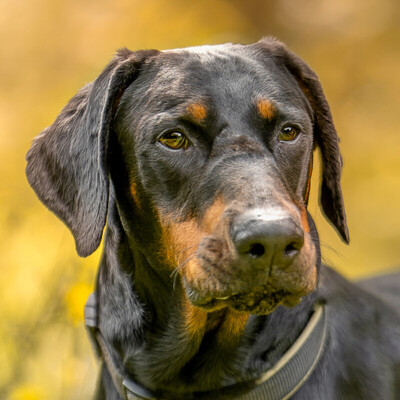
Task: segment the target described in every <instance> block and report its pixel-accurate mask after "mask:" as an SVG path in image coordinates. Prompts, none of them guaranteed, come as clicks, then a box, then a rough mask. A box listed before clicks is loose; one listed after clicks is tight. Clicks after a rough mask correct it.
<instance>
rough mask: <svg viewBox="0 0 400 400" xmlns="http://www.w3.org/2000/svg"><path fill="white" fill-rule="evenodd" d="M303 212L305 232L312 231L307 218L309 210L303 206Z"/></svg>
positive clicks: (302, 219)
mask: <svg viewBox="0 0 400 400" xmlns="http://www.w3.org/2000/svg"><path fill="white" fill-rule="evenodd" d="M300 214H301V226H302V227H303V230H304V232H307V233H310V227H309V225H308V219H307V210H306V209H305V208H304V207H303V208H301V210H300Z"/></svg>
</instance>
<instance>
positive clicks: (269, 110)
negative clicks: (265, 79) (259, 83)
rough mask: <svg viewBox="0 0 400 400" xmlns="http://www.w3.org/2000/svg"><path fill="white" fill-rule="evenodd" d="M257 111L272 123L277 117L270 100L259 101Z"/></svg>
mask: <svg viewBox="0 0 400 400" xmlns="http://www.w3.org/2000/svg"><path fill="white" fill-rule="evenodd" d="M257 111H258V113H259V114H260V115H261V116H262V117H263V118H265V119H268V120H269V121H271V120H272V118H274V115H275V106H274V105H273V104H272V103H271V102H270V101H269V100H265V99H260V100H258V101H257Z"/></svg>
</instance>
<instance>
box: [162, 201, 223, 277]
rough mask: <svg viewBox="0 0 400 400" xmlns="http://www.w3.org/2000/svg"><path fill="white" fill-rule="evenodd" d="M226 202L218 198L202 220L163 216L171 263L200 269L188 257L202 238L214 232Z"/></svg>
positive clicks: (166, 243)
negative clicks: (180, 219) (180, 220)
mask: <svg viewBox="0 0 400 400" xmlns="http://www.w3.org/2000/svg"><path fill="white" fill-rule="evenodd" d="M225 207H226V205H225V203H224V201H223V199H222V198H217V199H216V200H215V201H214V202H213V204H212V205H211V206H210V207H209V209H208V210H207V211H206V213H205V215H204V217H203V219H202V221H201V222H200V224H199V222H198V221H197V220H195V219H189V220H187V221H183V222H174V220H173V217H172V216H168V215H166V216H162V217H161V218H160V220H161V226H162V230H163V241H164V245H165V249H166V253H167V254H166V256H167V259H168V260H169V262H170V263H172V264H173V265H175V266H179V265H182V263H184V264H185V265H186V264H187V265H188V268H187V269H190V268H189V265H193V268H194V270H196V271H197V272H200V271H198V268H197V267H198V265H197V263H189V262H188V259H190V257H191V256H192V255H194V254H195V252H196V250H197V248H198V246H199V244H200V242H201V240H202V239H203V238H204V237H205V236H207V235H208V234H210V233H211V232H213V231H214V230H215V229H216V228H217V226H218V223H219V222H220V219H221V216H222V213H223V211H224V210H225Z"/></svg>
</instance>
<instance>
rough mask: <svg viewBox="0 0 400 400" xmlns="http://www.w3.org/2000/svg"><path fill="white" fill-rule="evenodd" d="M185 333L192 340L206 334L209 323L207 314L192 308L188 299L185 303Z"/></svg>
mask: <svg viewBox="0 0 400 400" xmlns="http://www.w3.org/2000/svg"><path fill="white" fill-rule="evenodd" d="M183 316H184V321H185V322H184V323H185V331H186V332H187V333H188V335H189V336H190V337H191V338H194V337H196V336H198V335H199V334H200V335H201V334H204V332H205V329H206V323H207V312H206V311H204V310H201V309H200V308H197V307H194V306H192V305H191V304H190V303H189V302H188V301H187V299H184V303H183Z"/></svg>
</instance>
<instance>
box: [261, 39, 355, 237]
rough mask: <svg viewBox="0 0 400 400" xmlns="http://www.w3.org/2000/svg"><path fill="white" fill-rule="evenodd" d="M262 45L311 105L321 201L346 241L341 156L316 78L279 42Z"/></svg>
mask: <svg viewBox="0 0 400 400" xmlns="http://www.w3.org/2000/svg"><path fill="white" fill-rule="evenodd" d="M262 44H263V45H264V46H265V45H266V46H267V48H268V49H270V51H272V53H273V55H274V56H275V57H276V58H278V59H279V60H280V61H281V62H282V63H283V65H284V67H285V68H286V69H287V70H288V71H289V72H290V74H292V75H293V76H294V78H295V79H296V81H297V83H298V85H299V86H300V88H301V89H302V91H303V93H304V94H305V96H306V98H307V99H308V101H309V103H310V105H311V107H312V110H313V113H314V137H315V140H316V143H317V145H318V146H319V148H320V149H321V154H322V161H323V167H322V168H323V174H322V183H321V188H320V191H321V192H320V204H321V207H322V210H323V212H324V214H325V217H326V218H327V219H328V220H329V221H330V222H331V223H332V224H333V226H334V227H335V228H336V230H337V232H338V233H339V235H340V237H341V238H342V240H343V241H344V242H345V243H349V241H350V237H349V231H348V228H347V221H346V212H345V209H344V202H343V195H342V188H341V185H340V177H341V172H342V157H341V155H340V150H339V138H338V135H337V133H336V129H335V126H334V124H333V120H332V115H331V112H330V109H329V105H328V102H327V100H326V98H325V95H324V92H323V90H322V86H321V84H320V82H319V79H318V77H317V75H316V74H315V72H314V71H313V70H312V69H311V68H310V67H309V66H308V65H307V64H306V63H305V62H304V61H303V60H301V59H300V58H299V57H298V56H296V55H295V54H294V53H292V52H291V51H290V50H288V49H287V48H286V47H285V46H284V45H283V44H282V43H280V42H279V41H277V40H275V39H271V38H267V39H264V40H263V41H262Z"/></svg>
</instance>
